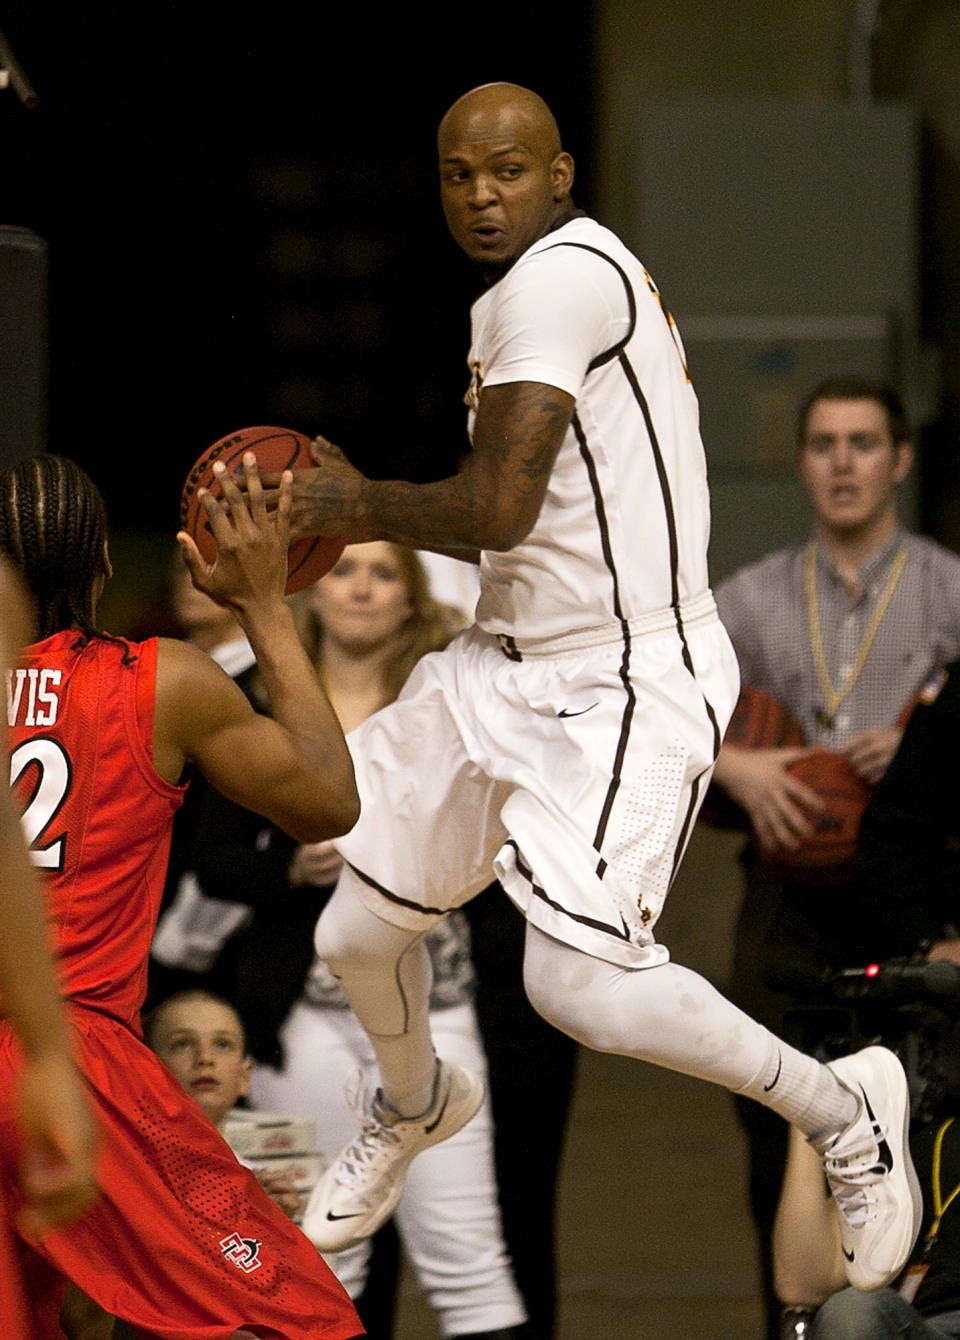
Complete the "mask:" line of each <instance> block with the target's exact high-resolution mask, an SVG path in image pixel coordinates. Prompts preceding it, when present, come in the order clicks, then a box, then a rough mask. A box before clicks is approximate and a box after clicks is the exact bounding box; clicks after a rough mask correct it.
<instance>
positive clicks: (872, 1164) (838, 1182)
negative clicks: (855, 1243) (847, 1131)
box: [824, 1139, 887, 1228]
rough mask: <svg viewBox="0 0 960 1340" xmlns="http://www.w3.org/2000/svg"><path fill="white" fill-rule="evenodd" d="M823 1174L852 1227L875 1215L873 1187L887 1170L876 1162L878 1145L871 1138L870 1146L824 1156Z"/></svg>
mask: <svg viewBox="0 0 960 1340" xmlns="http://www.w3.org/2000/svg"><path fill="white" fill-rule="evenodd" d="M824 1171H825V1172H826V1174H827V1181H828V1182H829V1184H830V1190H831V1191H832V1192H833V1196H834V1199H835V1200H836V1202H837V1206H838V1208H839V1210H840V1213H841V1214H842V1215H843V1217H844V1219H845V1220H846V1221H847V1223H848V1224H849V1225H850V1227H851V1228H862V1227H863V1225H864V1224H866V1223H869V1222H870V1220H871V1219H875V1218H876V1215H877V1198H876V1196H875V1195H874V1193H873V1187H874V1186H875V1185H876V1184H877V1182H879V1181H880V1180H881V1178H882V1177H884V1176H885V1175H886V1171H887V1170H886V1168H884V1167H883V1165H882V1164H878V1163H877V1146H876V1143H875V1142H874V1141H873V1140H872V1139H871V1141H870V1143H869V1146H861V1148H860V1149H854V1150H852V1151H850V1152H849V1153H844V1154H835V1155H829V1154H828V1155H827V1156H826V1158H825V1159H824Z"/></svg>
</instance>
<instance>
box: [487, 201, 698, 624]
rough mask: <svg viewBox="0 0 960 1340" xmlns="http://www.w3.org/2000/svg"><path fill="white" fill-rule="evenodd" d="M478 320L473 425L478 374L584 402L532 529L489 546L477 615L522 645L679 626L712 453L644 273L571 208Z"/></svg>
mask: <svg viewBox="0 0 960 1340" xmlns="http://www.w3.org/2000/svg"><path fill="white" fill-rule="evenodd" d="M471 317H472V341H471V348H470V355H469V363H470V369H471V374H472V380H471V386H470V392H469V393H468V404H469V405H470V411H471V412H470V421H469V428H470V431H471V433H472V431H473V421H474V417H475V414H476V409H477V405H478V403H479V394H480V391H481V389H482V388H483V387H484V386H495V385H499V384H503V383H508V382H517V381H530V382H542V383H545V384H547V385H549V386H555V387H558V388H560V389H561V390H563V391H566V392H568V393H569V394H570V395H572V396H574V397H575V398H576V402H577V403H576V408H575V412H574V416H573V420H572V423H571V426H570V429H569V430H568V432H567V435H566V437H565V439H564V442H563V445H562V446H561V448H560V452H559V455H558V457H557V460H556V463H555V465H554V468H553V472H552V474H551V477H550V482H549V485H548V488H547V493H546V497H545V498H544V502H543V507H542V509H541V512H540V516H539V518H538V520H537V522H536V525H535V526H534V528H533V530H532V531H531V532H530V534H529V535H528V536H527V537H526V539H525V540H524V541H523V542H522V543H521V544H519V545H517V546H516V548H514V549H511V550H510V551H508V552H507V553H493V552H485V553H484V555H483V558H482V562H481V570H480V578H481V596H480V602H479V605H478V608H477V621H478V623H479V624H480V625H481V627H483V628H485V629H486V630H487V631H489V632H491V633H500V634H505V635H508V636H512V637H514V638H516V639H517V640H518V641H526V640H529V639H542V638H550V639H552V638H557V637H565V636H569V635H571V634H575V633H577V632H579V631H585V630H588V629H600V628H602V627H603V626H610V625H613V626H614V627H612V628H611V632H612V635H613V636H614V637H615V636H616V628H615V625H618V624H619V625H621V626H622V625H623V624H624V623H627V624H634V623H636V624H637V625H638V626H639V627H652V626H669V624H670V622H671V621H676V622H678V624H679V623H680V620H681V615H682V610H683V607H684V606H685V605H686V604H687V603H688V602H690V601H693V600H695V599H696V598H697V597H698V596H703V595H704V593H706V592H707V590H708V576H707V543H708V540H709V532H710V510H709V497H708V493H707V479H706V464H705V460H704V452H703V445H702V443H701V440H700V429H699V409H698V405H697V399H696V396H695V394H694V391H693V387H692V386H691V384H690V381H689V378H688V377H687V372H686V366H685V357H684V352H683V346H682V344H681V342H680V338H679V335H678V334H677V331H676V328H675V327H674V325H673V322H672V321H671V318H670V316H669V313H668V312H667V311H666V310H665V309H664V307H663V305H662V303H661V301H660V296H659V294H658V292H657V290H656V288H655V286H654V284H653V281H652V280H651V279H650V276H649V275H648V274H647V272H646V270H645V269H644V268H643V266H642V265H641V264H640V262H639V261H638V260H637V258H636V257H635V256H633V255H632V254H631V252H630V251H628V250H627V248H626V247H625V246H624V245H623V243H622V242H621V241H620V240H619V239H618V238H617V237H616V236H615V235H614V234H613V233H611V232H610V231H609V230H608V229H606V228H603V227H601V226H600V225H599V224H598V223H596V222H595V221H594V220H592V219H589V218H577V219H574V220H572V221H571V222H570V223H567V224H565V225H564V226H563V227H561V228H558V229H556V230H555V231H554V232H551V233H548V234H547V235H546V236H545V237H543V238H541V239H540V240H539V241H538V242H536V243H534V245H533V246H532V247H531V248H530V249H529V250H528V251H526V252H525V253H524V254H523V255H522V256H521V257H520V259H519V260H518V261H517V262H516V263H515V264H514V265H513V266H512V267H511V269H510V270H509V271H508V272H507V274H506V275H505V276H504V277H503V279H501V280H500V281H499V282H498V283H496V284H495V285H493V287H491V288H490V289H488V290H487V292H486V293H484V294H483V295H482V296H481V297H480V298H479V299H478V300H477V302H476V303H475V304H474V307H473V310H472V313H471Z"/></svg>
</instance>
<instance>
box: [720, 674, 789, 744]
mask: <svg viewBox="0 0 960 1340" xmlns="http://www.w3.org/2000/svg"><path fill="white" fill-rule="evenodd" d="M723 740H724V743H725V744H739V745H743V746H744V747H745V748H746V749H782V748H785V747H787V746H788V745H801V744H803V731H802V730H801V728H800V725H799V723H798V722H797V721H795V720H794V718H793V716H792V715H791V714H790V712H788V711H787V709H786V708H785V707H784V705H783V703H782V702H781V701H780V699H779V698H774V696H773V694H772V693H764V692H763V691H762V690H761V689H755V688H753V687H752V685H750V684H744V686H743V688H742V689H741V690H740V697H739V698H738V699H737V705H736V707H735V708H734V709H733V716H732V717H731V718H730V724H729V726H728V727H727V732H726V734H725V735H724V737H723Z"/></svg>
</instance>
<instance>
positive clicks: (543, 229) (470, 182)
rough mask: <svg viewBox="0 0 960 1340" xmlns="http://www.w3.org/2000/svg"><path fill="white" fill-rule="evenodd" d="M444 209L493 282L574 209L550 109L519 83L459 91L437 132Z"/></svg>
mask: <svg viewBox="0 0 960 1340" xmlns="http://www.w3.org/2000/svg"><path fill="white" fill-rule="evenodd" d="M437 149H438V152H439V158H440V191H441V199H442V202H443V212H444V214H445V215H446V219H447V225H448V227H449V229H450V233H451V235H452V237H453V239H454V241H455V242H456V243H457V244H458V245H459V246H460V247H461V248H462V249H463V251H464V252H465V253H466V254H467V256H469V257H470V259H471V260H473V261H476V262H477V263H478V264H479V265H480V266H481V268H482V273H483V275H484V279H485V280H486V282H487V283H492V282H493V281H494V280H495V279H496V278H497V277H498V276H499V275H501V274H503V273H504V272H505V271H506V270H508V269H509V268H510V266H511V265H512V264H513V263H514V261H515V260H516V259H517V257H518V256H521V255H522V254H523V252H524V251H526V250H527V248H528V247H530V246H531V245H532V244H533V243H534V242H536V241H537V240H538V239H539V238H541V237H543V236H544V234H545V233H548V232H550V231H551V230H552V229H553V228H556V227H558V226H559V225H560V224H561V223H564V222H566V220H568V219H570V218H572V217H573V215H574V214H575V213H576V210H575V209H574V206H573V202H572V200H571V199H570V188H571V186H572V184H573V159H572V158H571V157H570V155H569V154H568V153H564V151H563V149H562V148H561V145H560V132H559V130H558V129H557V123H556V121H555V120H554V116H553V112H551V110H550V108H549V107H548V106H547V104H546V103H545V102H544V100H543V99H542V98H541V97H539V96H538V95H537V94H536V93H534V92H532V91H531V90H530V89H529V88H522V87H521V86H520V85H519V84H481V85H480V87H479V88H472V89H471V90H470V92H469V93H464V94H463V96H462V97H460V98H458V99H457V101H456V102H455V103H454V104H453V106H452V107H451V108H450V109H449V111H448V112H447V114H446V115H445V116H444V118H443V120H442V121H441V122H440V129H439V131H438V132H437Z"/></svg>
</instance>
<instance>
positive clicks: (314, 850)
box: [287, 842, 343, 888]
mask: <svg viewBox="0 0 960 1340" xmlns="http://www.w3.org/2000/svg"><path fill="white" fill-rule="evenodd" d="M342 869H343V857H342V856H341V855H340V853H339V852H338V851H337V849H336V848H335V847H334V845H333V843H332V842H308V843H305V844H304V845H303V846H300V847H297V849H296V851H295V852H294V853H293V859H292V860H291V862H290V869H289V871H288V874H287V878H288V879H289V881H290V884H291V887H293V888H299V887H300V886H301V885H303V884H314V885H316V886H317V888H323V887H324V885H326V884H335V883H336V882H337V879H338V878H339V876H340V871H341V870H342Z"/></svg>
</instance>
